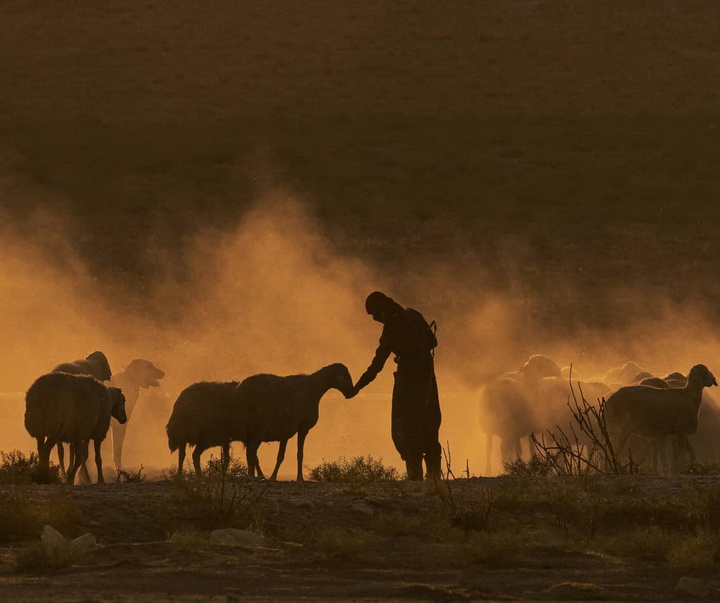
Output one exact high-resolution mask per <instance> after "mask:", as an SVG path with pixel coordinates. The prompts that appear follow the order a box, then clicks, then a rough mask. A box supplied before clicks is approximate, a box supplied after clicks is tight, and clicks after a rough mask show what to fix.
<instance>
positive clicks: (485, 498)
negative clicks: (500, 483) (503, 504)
mask: <svg viewBox="0 0 720 603" xmlns="http://www.w3.org/2000/svg"><path fill="white" fill-rule="evenodd" d="M442 453H443V458H444V460H445V472H444V474H443V476H442V478H441V479H438V480H436V483H435V492H436V494H437V495H438V496H439V498H440V501H441V502H442V504H443V507H444V508H445V512H446V513H447V517H448V520H449V521H450V524H451V525H453V526H456V527H458V528H461V529H462V530H486V529H488V527H489V525H490V512H491V510H492V506H493V494H492V492H491V491H490V490H489V489H487V488H484V487H481V488H480V490H479V492H474V491H473V492H471V491H470V489H469V488H468V487H467V486H468V482H469V479H470V478H469V477H468V478H467V479H458V478H456V477H455V474H454V473H453V470H452V454H451V452H450V442H448V443H447V448H443V449H442ZM465 467H466V474H467V475H468V476H469V475H470V471H469V469H468V468H467V462H466V464H465ZM451 478H452V479H451ZM454 488H455V489H456V490H459V495H458V496H457V497H456V496H455V495H454V493H453V489H454Z"/></svg>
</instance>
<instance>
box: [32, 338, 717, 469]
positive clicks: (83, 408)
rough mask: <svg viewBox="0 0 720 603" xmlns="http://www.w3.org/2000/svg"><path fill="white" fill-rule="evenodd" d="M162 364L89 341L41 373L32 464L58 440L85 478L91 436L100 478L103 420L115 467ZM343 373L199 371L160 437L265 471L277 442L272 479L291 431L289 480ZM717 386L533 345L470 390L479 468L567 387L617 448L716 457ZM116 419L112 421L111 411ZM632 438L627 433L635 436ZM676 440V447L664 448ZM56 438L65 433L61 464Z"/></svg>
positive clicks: (550, 422)
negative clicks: (593, 368)
mask: <svg viewBox="0 0 720 603" xmlns="http://www.w3.org/2000/svg"><path fill="white" fill-rule="evenodd" d="M164 375H165V373H164V372H163V371H162V370H160V369H159V368H157V367H155V366H154V365H153V364H152V363H151V362H150V361H148V360H142V359H136V360H133V361H132V362H131V363H130V364H129V365H128V366H127V367H125V368H124V370H123V371H122V372H121V373H119V374H116V375H112V372H111V370H110V366H109V364H108V361H107V358H106V357H105V355H104V354H103V353H102V352H93V353H92V354H90V355H89V356H87V357H86V358H85V359H83V360H76V361H74V362H70V363H65V364H61V365H59V366H57V367H55V369H53V371H51V372H50V373H48V374H46V375H42V376H41V377H39V378H38V379H37V380H36V381H35V382H34V383H33V384H32V385H31V387H30V388H29V389H28V391H27V394H26V409H25V428H26V429H27V431H28V433H29V434H30V435H31V436H32V437H33V438H35V440H36V441H37V448H38V456H39V459H40V463H41V466H43V467H45V468H46V469H47V468H49V462H50V461H49V459H50V453H51V452H52V450H53V449H54V448H55V447H57V453H58V459H59V464H60V471H61V474H62V475H63V476H64V477H65V478H66V480H67V481H68V483H73V482H74V479H75V476H76V474H77V472H78V471H80V472H81V476H82V478H83V480H84V481H86V482H89V481H90V478H89V475H88V473H87V469H86V467H85V463H86V461H87V459H88V455H89V445H90V442H91V441H92V442H93V445H94V452H95V463H96V466H97V476H98V481H99V482H102V481H103V471H102V458H101V450H100V448H101V443H102V441H103V440H104V439H105V438H106V436H107V433H108V431H109V430H110V429H112V432H113V433H112V436H113V437H112V440H113V461H114V465H115V467H116V468H117V469H118V470H119V469H120V468H121V467H122V445H123V440H124V436H125V424H126V422H127V420H128V419H129V418H130V416H131V414H132V411H133V409H134V407H135V403H136V402H137V399H138V396H139V393H140V389H142V388H149V387H157V386H158V385H159V380H160V379H162V378H163V377H164ZM352 385H353V383H352V378H351V376H350V373H349V371H348V369H347V368H346V367H345V366H344V365H343V364H331V365H329V366H326V367H324V368H321V369H320V370H318V371H316V372H315V373H312V374H310V375H291V376H287V377H279V376H277V375H270V374H259V375H253V376H251V377H248V378H247V379H245V380H244V381H241V382H238V381H230V382H209V381H202V382H199V383H194V384H192V385H190V386H188V387H186V388H185V389H184V390H183V391H182V392H181V393H180V395H179V396H178V397H177V400H176V401H175V404H174V407H173V410H172V414H171V416H170V418H169V421H168V423H167V426H166V431H167V438H168V446H169V448H170V451H171V452H174V451H176V450H177V451H178V474H180V475H182V473H183V464H184V461H185V456H186V450H187V447H188V446H194V451H193V453H192V462H193V466H194V469H195V472H196V473H198V474H199V473H200V472H201V463H200V457H201V455H202V453H203V452H204V451H205V450H207V449H208V448H211V447H216V446H218V447H220V448H221V450H222V456H221V458H222V462H223V463H227V462H228V460H229V452H230V444H231V443H232V442H234V441H240V442H242V443H243V444H244V445H245V448H246V455H247V465H248V472H249V474H250V476H251V477H252V476H255V474H256V473H257V475H258V476H260V477H264V474H263V472H262V470H261V469H260V466H259V463H258V456H257V451H258V447H259V446H260V444H261V443H262V442H279V449H278V454H277V460H276V463H275V467H274V469H273V471H272V473H271V475H270V479H276V478H277V474H278V470H279V468H280V465H281V464H282V462H283V460H284V457H285V450H286V446H287V442H288V440H289V439H290V438H292V437H293V436H294V435H295V434H297V436H298V448H297V450H298V452H297V479H298V480H299V481H301V480H302V479H303V469H302V466H303V449H304V442H305V438H306V437H307V434H308V432H309V431H310V429H312V428H313V427H314V426H315V424H316V423H317V421H318V411H319V403H320V399H321V398H322V397H323V395H324V394H325V393H326V392H327V391H328V390H330V389H332V388H334V389H337V390H339V391H340V392H341V393H343V394H345V395H347V393H348V392H349V391H350V390H351V389H352ZM715 385H717V381H716V380H715V377H714V376H713V374H712V373H711V372H710V371H709V370H708V369H707V367H705V366H704V365H702V364H698V365H696V366H694V367H692V368H691V369H690V371H689V372H688V374H687V376H685V375H683V374H681V373H671V374H669V375H666V376H665V377H662V378H661V377H657V376H653V375H651V374H650V373H647V372H645V371H643V370H642V369H641V368H640V367H639V366H638V365H637V364H635V363H633V362H628V363H627V364H625V365H624V366H623V367H620V368H616V369H611V370H610V371H608V372H607V373H606V375H605V376H604V377H603V378H602V379H590V380H586V381H584V380H581V379H579V378H578V376H577V375H576V374H572V373H570V372H569V369H561V368H560V367H559V366H558V365H557V364H556V363H555V362H554V361H553V360H551V359H550V358H548V357H546V356H542V355H535V356H531V357H530V358H529V359H528V360H527V362H525V363H524V364H523V365H522V366H521V367H520V368H519V369H518V370H517V371H513V372H509V373H506V374H504V375H502V376H501V377H499V378H497V379H494V380H492V381H491V382H489V383H487V384H486V385H485V386H484V387H483V388H482V390H481V392H480V395H479V400H478V410H479V420H480V429H481V432H483V433H484V434H485V435H486V451H485V473H486V474H491V473H492V471H491V469H492V458H491V457H492V449H493V438H494V436H498V437H499V439H500V451H501V456H502V460H503V461H511V460H514V459H516V458H518V457H522V456H523V450H522V444H521V441H522V440H523V438H527V439H528V442H529V444H528V448H529V449H530V450H532V443H531V438H530V435H531V434H541V433H545V432H547V431H553V430H554V429H556V428H557V427H558V426H560V427H562V426H565V425H567V424H568V421H569V420H570V417H571V414H570V409H569V407H568V401H569V400H570V397H571V395H572V393H571V387H573V388H574V390H575V394H576V396H579V394H580V393H582V396H583V397H584V398H585V399H586V400H587V401H588V402H590V403H594V402H595V401H600V400H601V399H604V400H605V405H604V409H605V422H606V427H607V431H608V435H609V436H610V439H611V442H612V444H613V447H614V449H615V451H616V452H617V453H621V454H622V453H623V452H624V451H627V449H628V447H630V448H632V449H633V452H635V453H636V454H635V456H636V457H637V456H638V455H637V451H640V453H641V454H642V451H643V450H644V451H645V452H646V453H647V454H651V455H652V466H653V469H654V470H655V471H656V472H657V471H658V468H659V467H658V463H659V460H662V461H663V462H664V463H665V469H666V470H668V471H672V470H674V469H675V468H676V467H677V466H678V465H679V463H680V462H681V455H686V456H683V457H682V460H683V461H687V462H688V463H693V462H695V460H696V450H699V451H700V459H701V461H703V462H706V463H717V462H718V460H720V459H719V458H718V457H719V456H720V455H719V453H720V445H719V444H720V442H719V441H718V440H719V438H718V435H719V434H720V406H718V405H717V404H716V403H715V400H714V399H713V398H712V397H711V395H710V394H709V392H708V391H707V389H706V388H708V387H711V386H715ZM112 419H115V421H112ZM633 438H634V439H633ZM668 442H672V443H673V451H674V458H673V459H672V461H671V462H668V461H667V460H666V459H663V454H662V451H663V449H664V448H666V447H667V444H668ZM64 444H69V447H70V461H69V463H68V467H67V469H66V467H65V462H64V448H63V446H64Z"/></svg>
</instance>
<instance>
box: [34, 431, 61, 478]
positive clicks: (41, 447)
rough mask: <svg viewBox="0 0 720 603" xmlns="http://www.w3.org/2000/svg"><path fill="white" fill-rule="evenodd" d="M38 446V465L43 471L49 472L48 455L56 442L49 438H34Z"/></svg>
mask: <svg viewBox="0 0 720 603" xmlns="http://www.w3.org/2000/svg"><path fill="white" fill-rule="evenodd" d="M35 439H36V440H37V445H38V463H39V464H40V466H41V467H42V468H43V470H44V471H46V472H48V473H49V472H50V453H51V452H52V449H53V448H54V447H55V442H56V440H53V439H51V438H49V437H48V438H47V439H46V438H42V437H41V438H35Z"/></svg>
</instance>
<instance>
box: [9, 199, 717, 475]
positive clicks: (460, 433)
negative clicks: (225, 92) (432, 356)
mask: <svg viewBox="0 0 720 603" xmlns="http://www.w3.org/2000/svg"><path fill="white" fill-rule="evenodd" d="M77 228H78V225H77V223H74V222H73V218H72V216H67V215H64V214H62V213H61V212H58V211H51V210H49V209H37V210H35V211H33V212H30V213H29V214H28V215H26V216H25V217H24V218H23V219H22V220H19V219H18V218H17V217H11V216H5V219H4V220H3V227H2V247H1V248H0V315H1V316H2V324H3V328H2V344H3V348H2V352H1V356H2V362H1V363H0V392H2V393H0V396H1V398H0V425H2V428H0V450H10V449H13V448H19V449H21V450H25V451H29V450H31V449H33V442H32V441H31V440H30V438H29V437H28V436H27V434H26V432H25V430H24V427H23V422H22V414H23V411H24V403H23V396H24V392H25V390H26V389H27V388H28V387H29V385H30V384H31V383H32V382H33V380H34V379H35V378H37V377H38V376H39V375H41V374H43V373H45V372H48V371H49V370H51V369H52V368H53V367H54V366H55V365H57V364H59V363H61V362H66V361H71V360H75V359H78V358H82V357H84V356H86V355H87V354H88V353H90V352H92V351H94V350H102V351H103V352H105V354H106V355H107V357H108V359H109V361H110V365H111V367H112V369H113V372H115V373H118V372H120V371H122V368H123V367H124V366H125V365H126V364H128V363H129V362H130V361H131V360H132V359H133V358H146V359H149V360H151V361H152V362H153V363H155V364H156V365H157V366H159V367H160V368H162V369H163V370H164V371H165V372H166V377H165V379H163V381H162V383H161V387H160V388H159V389H157V390H143V392H142V393H141V397H140V400H139V403H138V405H137V407H136V409H135V414H134V415H133V418H132V420H131V422H130V424H129V427H128V433H127V438H126V441H125V449H124V461H125V464H126V466H128V467H137V466H139V465H140V464H142V465H143V466H144V467H145V468H146V470H148V471H152V470H155V469H157V470H160V469H163V468H167V467H169V466H171V465H172V464H174V463H175V462H176V459H175V458H173V457H171V455H170V454H169V452H168V450H167V444H166V438H165V432H164V426H165V423H166V422H167V419H168V417H169V415H170V412H171V409H172V404H173V402H174V400H175V398H176V396H177V394H178V393H179V392H180V391H181V390H182V389H183V388H184V387H186V386H188V385H190V384H191V383H193V382H196V381H201V380H219V381H230V380H241V379H243V378H245V377H247V376H249V375H251V374H255V373H260V372H265V373H275V374H281V375H283V374H297V373H309V372H313V371H315V370H317V369H319V368H321V367H322V366H325V365H327V364H330V363H333V362H343V363H344V364H346V365H347V366H348V368H349V369H350V371H351V373H352V375H353V377H354V378H355V379H357V378H358V377H359V376H360V374H362V372H363V371H364V370H365V368H366V367H367V365H368V363H369V362H370V360H371V358H372V356H373V353H374V350H375V347H376V345H377V339H378V337H379V335H380V330H381V327H380V325H379V324H377V323H375V322H373V321H372V320H371V319H370V318H369V317H368V316H367V315H366V314H365V311H364V306H363V304H364V299H365V297H366V295H367V294H368V293H369V292H371V291H373V290H376V289H379V290H382V291H386V292H387V293H389V294H390V295H391V296H393V297H394V298H395V299H396V300H397V301H398V302H399V303H401V304H402V305H405V306H411V307H415V308H417V309H419V310H420V311H421V312H422V313H423V314H424V315H425V317H426V318H427V319H428V321H430V320H436V321H437V324H438V327H439V329H438V339H439V342H440V345H439V347H438V349H437V355H436V368H437V375H438V382H439V389H440V401H441V407H442V410H443V425H442V428H441V434H440V438H441V443H442V444H443V445H444V446H447V447H449V448H450V451H451V454H452V460H453V470H454V472H455V473H456V474H460V473H462V472H463V471H464V470H465V467H466V461H467V466H468V468H469V470H470V472H471V473H472V474H479V473H480V472H481V470H482V463H483V457H482V451H483V450H484V445H485V444H484V438H483V436H482V435H481V433H480V429H479V425H480V422H481V421H482V417H479V416H478V410H477V397H478V390H479V389H480V388H481V387H482V385H483V384H484V383H486V382H487V381H488V380H490V379H492V378H494V377H497V376H499V375H501V374H502V373H504V372H506V371H512V370H516V369H518V368H519V367H520V366H521V365H522V363H523V362H524V361H525V360H526V359H527V357H528V356H529V355H531V354H535V353H543V354H546V355H548V356H550V357H551V358H553V359H554V360H555V361H556V362H557V363H558V364H559V365H561V366H566V365H569V364H573V366H574V370H575V371H576V375H578V376H582V378H586V379H587V378H592V377H602V376H603V375H604V374H605V372H606V371H607V369H609V368H610V367H612V366H618V365H621V364H623V363H624V362H625V361H627V360H630V359H633V360H635V361H636V362H638V363H639V364H640V365H641V366H643V367H644V368H647V370H649V371H651V372H653V373H657V374H663V373H666V372H671V371H673V370H681V371H683V372H686V371H687V370H688V369H689V368H690V366H691V365H692V364H694V363H697V362H704V363H706V364H708V365H709V367H710V368H711V370H712V369H713V359H714V358H716V357H717V351H718V350H717V344H716V342H715V338H714V337H713V335H712V333H709V332H708V330H707V328H706V323H705V320H704V314H703V312H702V309H699V310H697V311H693V312H688V310H687V308H685V307H678V306H674V305H672V304H671V303H664V304H663V305H662V306H657V304H656V307H659V310H657V311H656V312H655V313H654V314H653V316H652V317H649V318H647V319H646V320H644V321H640V322H638V323H635V324H633V325H632V326H631V328H623V329H622V330H617V331H614V332H606V331H601V330H597V329H593V328H592V327H591V326H588V327H587V328H586V329H584V330H583V331H582V332H579V333H578V334H577V336H576V337H570V338H567V337H566V336H564V335H563V336H562V337H559V336H557V335H556V334H553V332H552V329H550V328H547V327H546V328H543V326H542V325H537V324H534V323H533V320H532V316H531V314H530V313H529V312H528V307H529V306H528V300H527V299H526V298H524V297H523V296H521V295H518V293H517V291H516V290H513V286H512V285H513V284H512V282H511V281H508V280H506V281H504V282H503V283H496V284H495V285H493V284H492V283H491V282H489V281H488V279H489V277H488V276H487V274H488V273H487V271H485V270H484V267H483V265H482V262H481V260H480V258H479V257H474V258H470V260H468V254H467V249H465V248H463V249H462V250H460V251H458V250H457V249H453V248H448V249H447V250H446V253H444V254H442V256H441V257H439V258H438V257H436V258H435V259H432V260H428V259H427V258H424V259H423V262H422V269H421V270H420V269H415V270H411V269H407V270H406V271H402V272H398V271H397V270H396V271H393V272H389V271H385V270H384V269H383V267H382V266H378V265H377V264H375V263H372V262H370V261H368V260H366V259H364V258H362V257H358V256H357V255H351V254H348V253H346V252H343V251H342V249H341V248H340V247H339V246H338V245H337V244H336V240H337V238H338V236H337V233H334V235H333V236H330V235H329V234H328V231H327V230H326V229H325V228H324V225H323V224H322V223H320V221H319V220H318V219H316V218H315V217H314V216H313V214H312V212H311V211H310V210H309V209H308V206H307V205H306V204H305V203H303V202H302V201H299V200H298V199H297V198H294V197H293V196H292V195H291V194H288V193H287V192H284V191H273V192H269V193H267V194H265V195H263V196H262V197H261V198H260V199H259V200H258V201H257V202H256V203H255V204H254V205H253V206H252V207H250V208H249V209H248V210H247V211H246V212H245V214H244V215H243V217H242V218H241V220H240V221H239V222H238V223H237V224H228V225H226V227H225V228H223V229H220V228H215V229H213V230H204V231H202V232H201V233H200V234H199V235H197V236H195V237H193V238H192V239H190V240H188V241H187V243H186V244H185V245H184V246H183V251H182V254H181V255H180V256H177V255H170V254H166V255H164V254H162V253H158V254H157V256H156V258H155V265H156V278H155V279H154V282H153V283H152V287H151V288H150V289H149V290H146V291H136V290H133V289H132V287H131V286H130V285H128V283H127V282H119V283H117V284H116V285H108V284H107V283H104V284H100V283H98V282H97V280H96V279H95V278H94V277H93V276H92V275H91V274H90V272H89V271H88V269H87V266H86V264H85V262H84V261H83V258H81V257H79V256H78V255H77V253H76V252H75V251H74V248H73V246H72V245H71V244H70V237H71V236H72V233H74V232H76V231H77ZM99 244H100V243H99ZM158 249H162V242H158V241H155V242H154V243H152V244H149V245H148V250H158ZM461 256H462V261H461V262H460V263H458V260H457V258H458V257H461ZM178 257H179V259H178ZM479 273H481V274H483V275H484V277H483V278H484V280H483V282H482V285H479V284H478V281H477V279H473V278H472V277H471V275H472V274H479ZM508 283H509V284H508ZM618 290H619V288H618ZM626 293H627V294H628V295H633V294H636V292H634V291H633V290H630V291H628V292H626ZM575 320H577V317H575ZM392 370H393V369H392V361H389V363H388V366H386V368H385V370H384V371H383V373H381V375H380V376H379V377H378V379H377V380H376V381H375V382H374V383H373V384H371V385H370V386H368V387H367V388H366V389H365V390H363V392H362V393H361V394H360V395H359V396H357V397H356V398H354V399H352V400H349V401H348V400H345V399H344V398H343V396H342V395H341V394H339V393H338V392H335V391H331V392H330V393H329V394H328V395H327V396H326V398H325V399H323V401H322V402H321V407H320V421H319V423H318V425H317V426H316V427H315V428H314V429H313V431H312V432H311V433H310V435H309V437H308V441H307V444H306V457H305V462H306V464H307V465H314V464H317V463H319V462H321V461H322V460H323V459H326V460H331V459H336V458H338V457H339V456H345V457H348V458H349V457H352V456H356V455H364V454H372V455H373V456H374V457H376V458H378V457H381V458H383V460H384V461H385V462H387V463H390V464H394V465H396V466H398V467H401V462H400V458H399V456H398V455H397V453H396V451H395V450H394V448H393V446H392V442H391V440H390V398H391V390H392ZM716 370H720V369H717V368H716ZM291 450H292V449H291ZM234 451H235V454H241V453H242V447H241V445H239V444H235V446H234ZM213 452H214V453H215V454H217V451H213ZM275 452H276V444H266V445H264V446H263V447H261V463H262V465H263V466H265V467H268V466H271V465H272V462H273V461H272V459H274V455H275ZM210 453H211V451H208V452H207V453H206V457H205V458H209V455H210ZM293 457H294V455H293V454H292V452H291V453H290V454H288V457H287V459H286V461H285V463H284V466H283V471H282V473H281V476H284V477H290V476H292V475H293V474H294V469H293V466H294V461H293V460H292V459H293ZM105 458H106V459H107V462H108V463H110V456H109V453H106V455H105ZM496 469H499V467H496Z"/></svg>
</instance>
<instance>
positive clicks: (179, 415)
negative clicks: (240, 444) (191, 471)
mask: <svg viewBox="0 0 720 603" xmlns="http://www.w3.org/2000/svg"><path fill="white" fill-rule="evenodd" d="M237 386H238V382H237V381H229V382H216V381H201V382H199V383H193V384H192V385H190V386H188V387H186V388H185V389H184V390H183V391H181V392H180V395H179V396H178V398H177V400H176V401H175V404H174V406H173V410H172V414H171V415H170V420H169V421H168V423H167V426H166V427H165V431H166V432H167V436H168V446H169V448H170V452H175V451H176V450H178V475H179V476H182V474H183V463H184V462H185V452H186V447H187V445H188V444H189V445H191V446H195V450H194V451H193V454H192V460H193V466H194V467H195V474H196V475H201V474H202V469H201V466H200V455H202V453H203V452H204V451H205V450H207V449H208V448H212V447H213V446H222V463H223V464H227V463H228V461H229V459H230V443H231V442H232V441H233V440H238V439H240V438H239V437H237V436H238V434H237V433H236V431H235V429H234V423H233V421H234V419H236V414H234V413H232V412H231V409H232V405H233V392H234V391H235V389H236V388H237Z"/></svg>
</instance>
